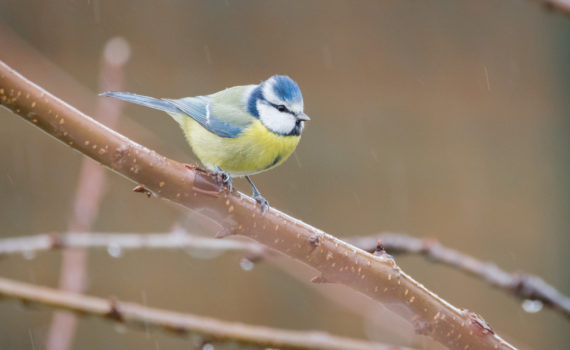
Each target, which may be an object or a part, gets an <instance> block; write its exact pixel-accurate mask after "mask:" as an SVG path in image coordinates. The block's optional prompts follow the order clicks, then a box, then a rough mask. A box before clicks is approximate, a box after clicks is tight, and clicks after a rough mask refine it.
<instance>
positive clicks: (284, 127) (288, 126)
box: [257, 102, 296, 134]
mask: <svg viewBox="0 0 570 350" xmlns="http://www.w3.org/2000/svg"><path fill="white" fill-rule="evenodd" d="M257 110H258V111H259V119H260V120H261V122H262V123H263V125H265V126H266V127H267V128H268V129H269V130H271V131H274V132H276V133H278V134H288V133H290V132H291V131H292V130H293V129H294V128H295V122H296V120H295V117H294V116H292V115H291V114H289V113H281V112H279V111H278V110H276V109H275V108H273V107H271V106H268V105H266V104H264V103H259V102H258V103H257Z"/></svg>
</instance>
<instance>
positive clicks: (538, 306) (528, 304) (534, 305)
mask: <svg viewBox="0 0 570 350" xmlns="http://www.w3.org/2000/svg"><path fill="white" fill-rule="evenodd" d="M522 308H523V310H524V311H526V312H528V313H531V314H534V313H536V312H539V311H540V310H542V301H540V300H530V299H526V300H525V301H523V303H522Z"/></svg>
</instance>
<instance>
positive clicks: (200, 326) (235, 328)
mask: <svg viewBox="0 0 570 350" xmlns="http://www.w3.org/2000/svg"><path fill="white" fill-rule="evenodd" d="M0 296H3V297H7V298H12V299H17V300H20V301H22V302H25V303H36V304H40V305H45V306H49V307H52V308H56V309H61V310H67V311H72V312H75V313H78V314H80V315H91V316H97V317H101V318H104V319H107V320H109V321H114V322H118V323H121V324H124V325H125V326H129V327H133V328H138V329H149V328H157V329H162V330H165V331H168V332H170V333H174V334H176V335H180V336H186V337H189V336H194V337H196V336H197V337H199V342H201V343H238V344H242V345H249V346H255V347H259V348H262V349H264V348H279V349H331V350H346V349H353V350H397V349H402V350H405V349H408V348H404V347H399V346H388V345H382V344H378V343H371V342H367V341H362V340H356V339H350V338H344V337H337V336H333V335H330V334H328V333H324V332H317V331H313V332H300V331H288V330H281V329H273V328H268V327H258V326H250V325H246V324H241V323H232V322H225V321H220V320H217V319H213V318H208V317H202V316H196V315H192V314H183V313H178V312H172V311H167V310H162V309H156V308H151V307H147V306H143V305H138V304H134V303H127V302H120V301H117V300H105V299H102V298H97V297H92V296H84V295H81V294H76V293H70V292H64V291H59V290H55V289H51V288H46V287H39V286H35V285H32V284H27V283H22V282H16V281H13V280H9V279H6V278H2V277H0Z"/></svg>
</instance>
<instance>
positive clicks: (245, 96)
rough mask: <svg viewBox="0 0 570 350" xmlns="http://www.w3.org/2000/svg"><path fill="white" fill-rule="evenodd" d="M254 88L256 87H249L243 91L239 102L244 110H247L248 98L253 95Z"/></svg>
mask: <svg viewBox="0 0 570 350" xmlns="http://www.w3.org/2000/svg"><path fill="white" fill-rule="evenodd" d="M256 87H257V85H250V86H249V87H248V88H247V89H245V91H244V92H243V95H241V100H242V102H243V104H244V106H245V108H246V109H247V104H248V103H249V98H250V97H251V94H252V93H253V90H255V88H256Z"/></svg>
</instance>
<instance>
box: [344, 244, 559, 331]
mask: <svg viewBox="0 0 570 350" xmlns="http://www.w3.org/2000/svg"><path fill="white" fill-rule="evenodd" d="M346 241H347V242H349V243H351V244H354V245H355V246H357V247H360V248H361V249H364V250H366V251H368V252H374V251H376V250H377V249H378V246H379V245H381V246H382V248H383V249H385V250H386V251H387V252H389V253H390V254H393V255H396V254H420V255H423V256H425V257H426V258H428V259H430V260H432V261H434V262H438V263H442V264H445V265H448V266H451V267H454V268H456V269H458V270H461V271H463V272H466V273H468V274H471V275H473V276H475V277H478V278H480V279H482V280H484V281H486V282H488V283H489V284H490V285H492V286H494V287H497V288H500V289H502V290H504V291H506V292H508V293H511V294H512V295H514V296H516V297H518V298H520V299H523V300H526V299H528V300H539V301H541V302H542V303H543V304H544V305H547V306H549V307H551V308H553V309H554V310H556V311H558V312H560V313H561V314H562V315H563V316H565V317H566V319H568V320H570V298H568V297H567V296H565V295H564V294H562V293H560V292H559V291H558V290H557V289H556V288H554V287H552V286H551V285H549V284H548V283H546V282H545V281H544V280H543V279H542V278H540V277H538V276H534V275H530V274H526V273H524V272H515V273H508V272H506V271H504V270H502V269H500V268H499V267H498V266H497V265H495V264H494V263H492V262H485V261H481V260H478V259H476V258H474V257H472V256H470V255H467V254H464V253H461V252H458V251H456V250H453V249H451V248H447V247H444V246H443V245H441V244H440V243H439V242H438V241H437V240H435V239H429V238H424V239H420V238H414V237H410V236H407V235H404V234H398V233H383V234H379V235H376V236H367V237H355V238H352V237H351V238H348V239H346Z"/></svg>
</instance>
